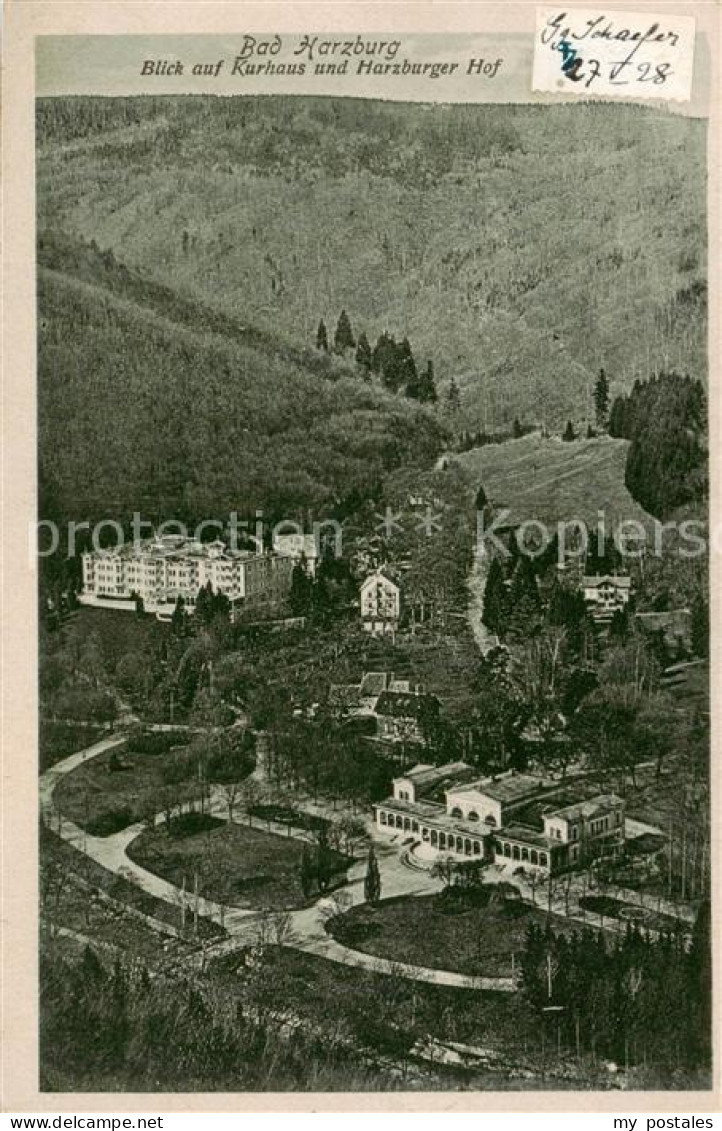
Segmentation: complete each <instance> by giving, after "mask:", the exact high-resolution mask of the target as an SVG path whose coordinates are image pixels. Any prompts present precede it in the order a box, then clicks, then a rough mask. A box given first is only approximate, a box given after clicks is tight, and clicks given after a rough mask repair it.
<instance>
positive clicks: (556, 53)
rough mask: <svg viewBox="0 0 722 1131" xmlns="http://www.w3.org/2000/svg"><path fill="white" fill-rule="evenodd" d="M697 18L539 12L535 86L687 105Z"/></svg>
mask: <svg viewBox="0 0 722 1131" xmlns="http://www.w3.org/2000/svg"><path fill="white" fill-rule="evenodd" d="M693 64H694V19H692V18H691V17H690V16H677V15H660V16H655V15H652V14H651V13H649V12H642V13H639V12H617V11H615V10H611V11H607V10H605V9H604V8H601V9H599V8H597V9H591V8H590V9H581V8H572V9H571V10H569V11H567V10H566V9H564V8H563V7H559V8H537V13H536V33H535V41H534V71H533V77H532V88H533V89H534V90H539V91H544V92H546V93H550V94H581V95H590V94H601V95H604V96H606V97H608V96H609V95H616V96H618V97H619V96H621V97H622V98H624V97H627V98H634V99H637V98H655V99H671V100H674V101H678V102H688V101H689V99H690V97H691V94H692V70H693Z"/></svg>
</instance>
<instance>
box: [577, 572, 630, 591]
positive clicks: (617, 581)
mask: <svg viewBox="0 0 722 1131" xmlns="http://www.w3.org/2000/svg"><path fill="white" fill-rule="evenodd" d="M605 581H608V582H610V584H612V585H614V586H615V587H616V588H617V589H629V588H630V587H631V584H632V579H631V577H627V576H626V575H625V576H623V577H617V576H616V575H614V574H611V573H603V574H589V576H587V577H585V578H584V579H583V582H582V583H583V585H585V586H586V587H587V588H589V589H592V588H597V587H598V586H599V585H603V584H604V582H605Z"/></svg>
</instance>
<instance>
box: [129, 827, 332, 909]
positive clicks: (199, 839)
mask: <svg viewBox="0 0 722 1131" xmlns="http://www.w3.org/2000/svg"><path fill="white" fill-rule="evenodd" d="M302 852H303V844H302V843H301V842H300V841H298V840H295V839H294V838H292V837H284V836H277V835H276V834H275V833H269V832H265V831H263V830H261V829H258V828H255V827H249V826H248V825H238V824H236V823H231V824H229V823H228V822H227V821H216V822H214V823H213V826H212V827H210V828H208V829H207V830H206V831H204V832H200V833H195V834H193V835H190V836H177V835H170V836H169V835H168V833H167V832H166V829H165V827H164V826H159V827H158V828H156V829H153V830H150V829H148V830H146V831H145V832H143V833H142V834H141V835H140V836H139V837H138V838H137V839H136V840H134V841H133V843H132V844H131V845H130V849H129V852H128V855H129V856H130V858H131V859H132V860H134V861H135V862H136V863H137V864H140V865H141V866H142V867H143V868H147V869H148V871H150V872H155V873H156V874H157V875H159V876H162V877H163V878H164V879H166V880H170V881H171V883H174V884H176V885H178V886H180V885H181V884H182V883H183V879H184V877H185V883H186V888H187V889H188V890H191V889H192V887H193V883H194V875H195V873H196V872H197V874H198V888H199V891H200V893H201V895H202V896H206V897H208V898H209V899H213V900H216V901H217V902H219V903H224V904H226V905H228V906H232V907H253V908H258V909H269V910H281V909H283V908H292V907H301V906H302V905H303V904H304V903H305V902H306V900H305V898H304V895H303V891H302V888H301V881H300V865H301V856H302ZM331 858H332V861H333V862H334V865H335V866H336V870H337V872H338V873H341V872H343V871H344V870H345V868H346V867H348V866H349V864H350V863H351V861H350V860H349V858H348V857H345V856H342V855H341V854H340V853H335V852H334V853H332V856H331Z"/></svg>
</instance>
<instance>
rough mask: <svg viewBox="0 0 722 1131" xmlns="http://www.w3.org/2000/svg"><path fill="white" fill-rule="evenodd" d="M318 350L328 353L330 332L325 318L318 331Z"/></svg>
mask: <svg viewBox="0 0 722 1131" xmlns="http://www.w3.org/2000/svg"><path fill="white" fill-rule="evenodd" d="M316 349H317V350H323V351H324V353H328V331H327V330H326V323H325V322H324V320H323V318H322V319H321V321H320V322H319V324H318V330H317V331H316Z"/></svg>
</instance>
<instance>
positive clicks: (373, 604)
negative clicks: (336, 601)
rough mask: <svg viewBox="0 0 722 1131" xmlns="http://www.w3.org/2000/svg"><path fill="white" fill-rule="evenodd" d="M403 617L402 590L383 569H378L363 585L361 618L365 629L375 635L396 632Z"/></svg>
mask: <svg viewBox="0 0 722 1131" xmlns="http://www.w3.org/2000/svg"><path fill="white" fill-rule="evenodd" d="M400 619H401V590H400V588H399V586H398V585H397V584H396V582H395V581H394V580H393V579H392V578H391V577H389V576H388V574H386V573H384V572H383V571H382V570H376V571H375V572H374V573H372V574H369V576H368V577H367V578H366V579H365V581H363V583H362V585H361V620H362V622H363V626H364V630H365V631H366V632H371V633H373V634H374V635H375V636H385V635H387V634H392V633H394V632H396V630H397V628H398V627H399V621H400Z"/></svg>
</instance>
